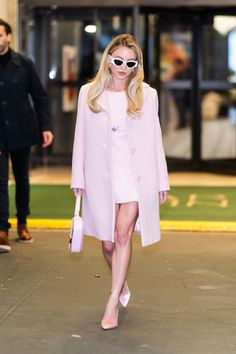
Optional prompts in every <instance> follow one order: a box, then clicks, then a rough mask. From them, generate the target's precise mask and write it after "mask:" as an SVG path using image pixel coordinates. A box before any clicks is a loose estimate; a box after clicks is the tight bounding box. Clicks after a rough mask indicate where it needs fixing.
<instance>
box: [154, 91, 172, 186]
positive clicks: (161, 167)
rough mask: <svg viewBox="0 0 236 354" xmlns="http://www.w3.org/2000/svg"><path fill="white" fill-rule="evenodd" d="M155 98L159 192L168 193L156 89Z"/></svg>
mask: <svg viewBox="0 0 236 354" xmlns="http://www.w3.org/2000/svg"><path fill="white" fill-rule="evenodd" d="M153 96H154V112H155V113H156V114H154V115H153V118H154V131H155V136H156V149H157V153H156V156H157V169H158V179H159V181H158V185H159V191H167V190H169V189H170V186H169V179H168V171H167V164H166V158H165V153H164V148H163V142H162V132H161V126H160V120H159V115H158V95H157V91H156V90H155V89H154V95H153Z"/></svg>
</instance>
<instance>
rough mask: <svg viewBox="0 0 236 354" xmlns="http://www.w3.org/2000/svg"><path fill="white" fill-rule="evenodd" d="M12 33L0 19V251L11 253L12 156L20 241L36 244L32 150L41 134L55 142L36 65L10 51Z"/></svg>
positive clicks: (45, 142) (47, 142)
mask: <svg viewBox="0 0 236 354" xmlns="http://www.w3.org/2000/svg"><path fill="white" fill-rule="evenodd" d="M11 32H12V31H11V27H10V25H9V24H8V23H6V22H5V21H3V20H1V19H0V252H9V251H10V250H11V247H10V244H9V238H8V229H9V228H10V224H9V222H8V219H9V197H8V167H9V157H10V159H11V162H12V170H13V174H14V178H15V182H16V198H15V200H16V210H17V214H16V216H17V232H18V235H19V241H20V242H22V243H28V242H32V241H33V239H32V237H31V234H30V232H29V230H28V228H27V216H28V215H29V212H30V211H29V190H30V186H29V159H30V148H31V146H32V145H34V144H36V143H37V140H38V131H39V132H40V133H41V136H42V146H43V147H47V146H49V145H50V144H51V143H52V141H53V134H52V132H51V122H50V121H51V117H50V113H49V105H48V98H47V95H46V92H45V90H44V88H43V86H42V84H41V82H40V79H39V77H38V75H37V73H36V71H35V68H34V64H33V62H32V61H31V60H30V59H28V58H26V57H24V56H22V55H20V54H19V53H16V52H14V51H13V50H12V49H11V48H10V40H11ZM32 103H33V106H34V109H33V108H32ZM35 112H36V114H35Z"/></svg>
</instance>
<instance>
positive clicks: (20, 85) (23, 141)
mask: <svg viewBox="0 0 236 354" xmlns="http://www.w3.org/2000/svg"><path fill="white" fill-rule="evenodd" d="M32 102H33V106H34V109H33V107H32ZM35 112H36V114H35ZM0 129H1V130H2V132H1V134H0V148H5V149H7V150H9V151H11V150H17V149H21V148H24V147H27V146H31V145H34V144H36V143H37V142H38V136H39V134H38V132H43V131H46V130H51V116H50V113H49V104H48V97H47V94H46V92H45V90H44V88H43V86H42V84H41V82H40V79H39V77H38V75H37V73H36V70H35V67H34V64H33V62H32V61H31V60H30V59H28V58H26V57H24V56H22V55H20V54H18V53H16V52H14V51H13V50H12V49H11V60H10V62H9V63H8V65H7V67H6V69H5V71H4V73H3V74H2V75H1V78H0ZM3 134H4V135H3ZM1 136H2V137H3V136H5V137H6V139H3V138H2V139H1ZM4 140H5V141H4ZM6 142H7V146H4V145H5V143H6Z"/></svg>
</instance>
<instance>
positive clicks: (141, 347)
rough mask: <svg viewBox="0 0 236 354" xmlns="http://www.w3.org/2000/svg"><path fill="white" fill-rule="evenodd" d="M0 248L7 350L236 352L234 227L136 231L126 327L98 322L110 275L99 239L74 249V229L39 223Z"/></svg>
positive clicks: (0, 341) (13, 353) (0, 343)
mask: <svg viewBox="0 0 236 354" xmlns="http://www.w3.org/2000/svg"><path fill="white" fill-rule="evenodd" d="M33 234H34V238H35V242H34V243H33V244H32V245H21V244H18V243H17V242H15V241H14V237H15V234H14V231H12V233H11V241H12V252H11V253H9V254H1V255H0V263H1V275H0V296H1V297H0V298H1V301H0V354H23V353H24V354H130V353H140V354H146V353H147V354H149V353H152V354H154V353H155V354H230V353H234V354H235V353H236V336H235V334H236V267H235V265H236V235H234V234H203V233H201V234H194V233H165V234H163V238H162V242H161V243H160V244H158V245H155V246H151V247H148V248H144V249H142V248H141V246H140V244H139V239H138V236H135V237H134V247H133V260H132V264H131V268H130V272H129V284H130V288H131V290H132V298H131V301H130V304H129V307H128V309H127V310H124V309H122V310H121V311H120V326H119V328H118V329H116V330H113V331H108V332H104V331H102V330H101V329H100V327H99V323H100V319H101V316H102V314H103V308H104V305H105V301H106V297H107V295H108V292H109V287H110V273H109V271H108V269H107V267H106V264H105V262H104V261H103V257H102V255H101V251H100V244H99V242H98V241H97V240H94V239H92V238H87V239H86V242H85V247H84V251H83V253H82V255H71V254H69V252H68V251H67V232H65V231H50V232H45V231H40V230H38V231H34V232H33Z"/></svg>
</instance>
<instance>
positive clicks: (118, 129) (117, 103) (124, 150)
mask: <svg viewBox="0 0 236 354" xmlns="http://www.w3.org/2000/svg"><path fill="white" fill-rule="evenodd" d="M107 95H108V102H109V111H110V118H111V130H112V131H111V134H112V176H113V188H114V195H115V203H119V204H120V203H128V202H131V201H138V195H137V188H136V183H135V178H134V172H133V169H132V165H131V158H130V148H129V143H128V135H127V122H126V120H127V97H126V93H125V91H119V92H115V91H108V90H107Z"/></svg>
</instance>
